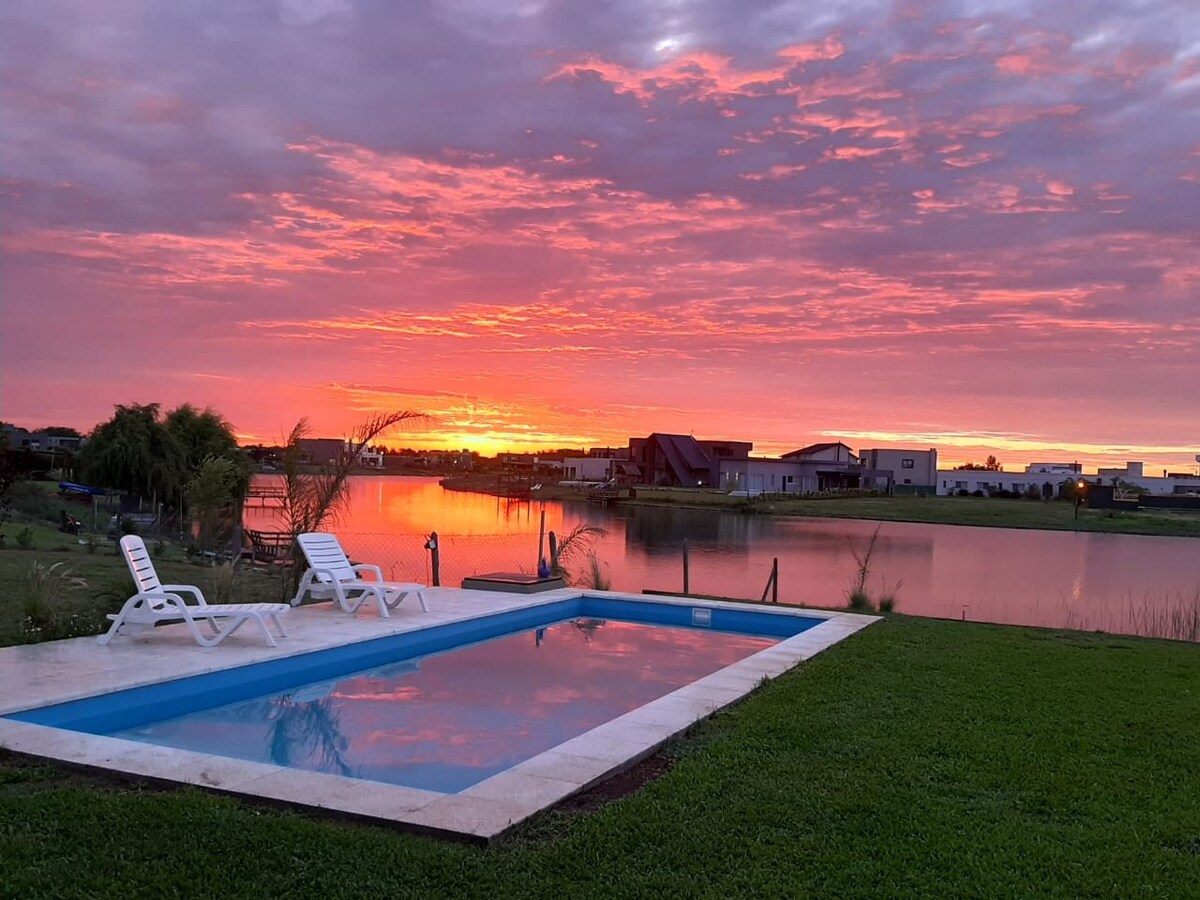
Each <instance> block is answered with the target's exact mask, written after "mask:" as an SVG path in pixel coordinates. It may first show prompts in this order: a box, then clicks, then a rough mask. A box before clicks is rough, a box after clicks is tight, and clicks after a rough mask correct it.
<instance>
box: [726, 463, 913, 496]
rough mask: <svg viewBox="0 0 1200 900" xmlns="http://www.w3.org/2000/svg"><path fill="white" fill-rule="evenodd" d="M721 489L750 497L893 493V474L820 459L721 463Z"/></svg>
mask: <svg viewBox="0 0 1200 900" xmlns="http://www.w3.org/2000/svg"><path fill="white" fill-rule="evenodd" d="M717 484H718V486H719V487H720V488H721V489H722V490H728V491H749V492H751V493H768V494H771V493H781V494H818V493H827V492H830V491H861V490H865V491H881V492H883V493H888V492H890V491H891V489H892V472H891V471H890V470H886V469H874V468H870V467H868V466H863V465H859V463H858V462H857V461H855V462H853V463H851V462H846V461H843V462H828V461H825V460H820V459H796V458H792V459H788V458H786V457H784V458H781V459H766V458H756V459H722V460H719V461H718V482H717Z"/></svg>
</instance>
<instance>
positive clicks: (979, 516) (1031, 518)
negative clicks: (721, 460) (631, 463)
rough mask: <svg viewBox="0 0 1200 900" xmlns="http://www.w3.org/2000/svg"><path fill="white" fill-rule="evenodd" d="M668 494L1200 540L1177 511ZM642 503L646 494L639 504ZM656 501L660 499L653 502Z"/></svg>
mask: <svg viewBox="0 0 1200 900" xmlns="http://www.w3.org/2000/svg"><path fill="white" fill-rule="evenodd" d="M654 496H655V497H659V496H666V497H668V498H670V499H669V502H671V503H673V504H678V505H686V506H700V507H705V506H712V507H716V508H740V509H741V511H744V512H755V513H759V514H765V515H777V516H821V517H829V518H841V519H876V520H879V521H885V522H928V523H935V524H944V525H986V526H991V527H995V528H1042V529H1049V530H1053V531H1105V532H1115V533H1121V534H1158V535H1172V536H1178V537H1200V512H1189V511H1176V510H1141V511H1138V512H1126V511H1124V510H1091V509H1086V508H1084V509H1081V510H1080V511H1079V516H1078V518H1076V516H1075V508H1074V507H1073V506H1072V505H1071V504H1070V503H1065V502H1058V501H1054V502H1050V503H1043V502H1042V501H1040V500H1009V499H1003V498H999V497H828V498H821V499H811V498H802V499H794V500H793V499H778V498H774V497H772V498H765V499H760V500H755V501H753V502H747V501H746V500H744V499H743V500H740V501H737V500H736V498H729V497H728V496H727V495H724V494H705V493H692V494H689V495H683V494H680V495H678V496H676V495H671V494H669V493H668V492H658V493H657V494H655V495H654ZM636 502H639V503H640V502H642V494H641V493H639V494H638V500H637V501H636ZM647 502H649V503H657V502H659V501H657V500H648V501H647Z"/></svg>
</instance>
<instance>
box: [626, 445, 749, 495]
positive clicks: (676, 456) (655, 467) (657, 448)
mask: <svg viewBox="0 0 1200 900" xmlns="http://www.w3.org/2000/svg"><path fill="white" fill-rule="evenodd" d="M751 447H753V444H751V443H750V442H749V441H698V440H696V439H695V438H694V437H692V436H691V435H687V434H661V433H658V432H655V433H654V434H651V435H650V436H649V437H644V438H630V439H629V460H630V462H632V463H633V464H634V465H635V466H637V468H638V472H639V477H640V478H641V483H642V484H655V485H681V486H684V487H716V485H717V480H718V474H717V469H718V465H719V463H721V462H723V461H725V460H729V459H746V458H747V457H748V456H749V455H750V449H751Z"/></svg>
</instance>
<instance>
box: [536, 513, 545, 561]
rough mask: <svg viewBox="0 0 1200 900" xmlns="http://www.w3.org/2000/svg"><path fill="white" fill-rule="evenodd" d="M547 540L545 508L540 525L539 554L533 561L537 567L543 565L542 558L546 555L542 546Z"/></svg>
mask: <svg viewBox="0 0 1200 900" xmlns="http://www.w3.org/2000/svg"><path fill="white" fill-rule="evenodd" d="M545 542H546V510H544V509H543V510H542V519H541V523H540V524H539V525H538V555H537V559H535V560H534V561H533V565H534V568H535V569H536V568H540V567H541V565H542V560H543V559H545V557H544V556H542V547H543V545H544V544H545Z"/></svg>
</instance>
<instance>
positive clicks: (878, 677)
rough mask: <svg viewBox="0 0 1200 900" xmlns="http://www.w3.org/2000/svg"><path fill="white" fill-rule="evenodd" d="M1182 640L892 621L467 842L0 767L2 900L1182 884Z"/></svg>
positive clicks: (1192, 727)
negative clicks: (596, 805) (649, 754)
mask: <svg viewBox="0 0 1200 900" xmlns="http://www.w3.org/2000/svg"><path fill="white" fill-rule="evenodd" d="M1198 704H1200V647H1197V646H1195V645H1190V644H1173V643H1168V642H1162V641H1152V640H1142V639H1126V638H1112V637H1105V636H1099V635H1089V634H1079V633H1069V632H1057V631H1041V630H1035V629H1023V628H1009V627H1003V626H991V625H981V624H973V623H958V622H944V621H935V620H922V619H909V618H905V617H894V618H891V619H889V620H887V621H885V622H882V623H879V624H876V625H873V626H871V627H870V628H868V629H867V630H866V631H864V632H862V633H860V634H858V635H855V636H854V637H853V638H851V639H850V640H849V641H847V642H846V643H844V644H840V645H838V646H836V647H834V648H832V649H831V650H829V651H826V652H824V653H822V654H820V655H819V656H817V657H815V658H814V659H813V660H811V661H810V662H807V663H805V664H804V666H803V668H802V670H800V671H796V672H793V673H790V674H789V675H786V676H784V677H782V678H780V679H778V680H777V681H775V682H771V683H768V684H766V685H765V686H764V687H763V688H762V689H760V690H759V691H758V692H757V693H756V694H755V695H754V696H752V697H751V698H750V699H749V700H747V701H746V702H745V703H743V704H741V705H740V706H738V707H736V708H735V709H733V710H731V711H729V712H727V713H725V714H722V715H720V716H718V717H717V718H716V719H714V720H712V721H710V722H709V723H706V724H705V725H703V726H701V727H700V728H698V729H697V730H696V731H695V733H694V734H693V735H692V736H690V737H689V738H687V739H686V740H684V741H682V742H680V743H679V744H676V745H674V746H673V747H672V748H670V751H669V752H670V753H671V754H672V755H673V756H674V757H676V762H675V765H674V766H673V767H672V768H671V769H670V771H669V772H667V774H665V775H664V776H663V777H662V778H661V779H659V780H657V781H655V782H652V783H651V784H649V785H647V786H646V787H645V788H643V789H642V790H640V791H639V792H637V793H635V794H633V795H631V796H628V797H626V798H624V799H622V800H618V801H616V802H613V803H611V804H609V805H607V806H604V807H603V808H601V809H600V810H598V811H596V812H593V813H589V814H579V813H551V814H548V815H545V816H543V817H541V818H540V819H539V820H538V821H536V822H534V823H532V824H531V825H530V826H528V827H527V828H525V829H524V830H523V831H522V832H521V833H519V834H518V836H517V837H516V838H515V839H513V840H511V841H509V842H508V843H506V844H502V845H500V846H498V847H495V848H491V849H478V848H472V847H467V846H460V845H454V844H448V843H440V842H436V841H433V840H430V839H426V838H421V837H416V836H411V835H405V834H399V833H394V832H390V831H387V830H383V829H378V828H373V827H365V826H357V825H353V824H348V823H339V822H332V821H323V820H318V819H313V818H309V817H306V816H304V815H301V814H297V813H291V812H285V811H277V810H273V809H265V808H258V807H253V806H249V805H244V804H242V803H239V802H236V801H233V800H230V799H225V798H219V797H214V796H208V795H205V794H202V793H200V792H198V791H195V790H180V791H168V792H157V791H154V790H150V789H147V788H145V787H138V786H133V787H128V786H126V787H118V786H110V785H106V784H104V783H97V782H95V781H93V780H91V779H88V778H85V777H82V776H78V775H72V774H66V773H64V772H61V771H58V770H56V769H53V768H49V767H44V766H39V765H34V764H29V763H22V762H20V761H17V760H15V759H12V758H8V759H7V760H6V759H3V758H0V842H2V844H0V845H2V846H3V848H4V851H3V852H2V853H0V886H2V887H0V895H4V896H13V897H22V898H39V897H66V896H87V897H135V896H136V897H164V896H214V897H215V896H220V897H248V898H249V897H252V898H261V897H272V896H299V897H307V896H313V897H339V898H341V897H381V896H388V897H393V896H394V897H430V896H442V897H451V896H452V897H460V896H461V897H489V898H490V897H516V896H520V897H563V896H664V897H668V896H669V897H677V896H707V897H746V896H763V897H769V896H805V895H816V896H833V897H867V896H870V897H875V896H889V897H892V896H896V897H917V896H944V897H953V896H971V897H1012V896H1060V897H1079V896H1133V895H1137V896H1163V897H1170V896H1175V897H1190V896H1195V886H1196V884H1197V883H1200V804H1197V803H1196V800H1195V798H1196V797H1197V796H1200V709H1198Z"/></svg>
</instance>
